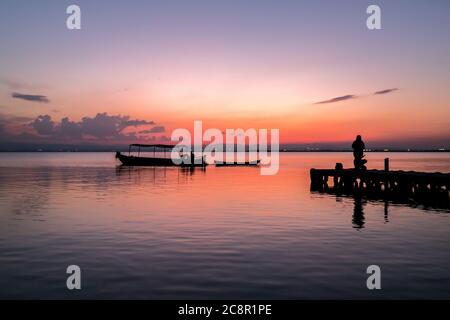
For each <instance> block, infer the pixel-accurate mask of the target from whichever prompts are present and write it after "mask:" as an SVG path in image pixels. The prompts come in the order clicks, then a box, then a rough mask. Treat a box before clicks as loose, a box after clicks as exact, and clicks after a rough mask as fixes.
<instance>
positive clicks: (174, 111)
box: [0, 0, 450, 148]
mask: <svg viewBox="0 0 450 320" xmlns="http://www.w3.org/2000/svg"><path fill="white" fill-rule="evenodd" d="M70 4H77V5H79V6H80V7H81V26H82V29H81V30H68V29H67V28H66V18H67V16H68V15H67V14H66V7H67V6H68V5H70ZM369 4H378V5H379V6H380V7H381V13H382V15H381V19H382V20H381V21H382V30H368V29H367V27H366V19H367V16H368V15H367V14H366V8H367V6H368V5H369ZM449 16H450V1H447V0H433V1H425V0H424V1H361V0H355V1H334V0H330V1H300V0H293V1H286V0H283V1H279V0H278V1H275V0H272V1H266V0H240V1H237V0H229V1H211V0H208V1H198V0H183V1H171V0H169V1H162V0H161V1H97V0H96V1H79V0H75V1H58V0H54V1H18V0H2V1H1V2H0V136H1V138H0V146H1V145H2V144H3V145H4V144H5V143H30V144H31V143H34V144H37V145H47V144H52V143H66V144H80V143H96V144H105V143H106V144H123V143H131V142H137V141H141V142H144V141H147V142H148V141H166V140H167V139H168V137H170V134H171V132H172V130H174V129H176V128H187V129H191V128H192V126H193V121H194V120H203V123H204V127H205V128H208V127H215V128H219V129H221V130H225V129H226V128H243V129H247V128H256V129H258V128H268V129H270V128H279V129H280V139H281V143H284V144H311V145H313V144H321V143H345V142H348V141H350V142H351V140H352V139H353V138H354V136H355V135H356V134H362V135H363V137H364V139H365V140H366V142H367V143H366V144H368V145H369V146H370V145H371V143H372V145H373V146H386V147H389V146H404V147H412V148H414V147H421V148H423V147H432V148H441V147H445V148H450V89H449V87H450V86H449V84H450V59H449V57H450V40H449V39H450V38H449V33H450V19H449Z"/></svg>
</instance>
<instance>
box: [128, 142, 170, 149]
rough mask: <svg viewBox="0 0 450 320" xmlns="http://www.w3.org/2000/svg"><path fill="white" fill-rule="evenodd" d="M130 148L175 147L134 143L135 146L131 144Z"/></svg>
mask: <svg viewBox="0 0 450 320" xmlns="http://www.w3.org/2000/svg"><path fill="white" fill-rule="evenodd" d="M130 147H140V148H161V149H172V148H173V147H174V146H172V145H169V144H140V143H133V144H130Z"/></svg>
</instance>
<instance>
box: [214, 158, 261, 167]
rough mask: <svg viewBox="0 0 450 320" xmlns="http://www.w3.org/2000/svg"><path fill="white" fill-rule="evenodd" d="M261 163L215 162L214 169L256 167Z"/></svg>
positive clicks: (258, 161) (257, 161)
mask: <svg viewBox="0 0 450 320" xmlns="http://www.w3.org/2000/svg"><path fill="white" fill-rule="evenodd" d="M260 162H261V160H259V159H258V160H256V161H245V162H237V161H233V162H221V161H220V162H219V161H216V162H215V164H216V167H228V166H230V167H241V166H242V167H245V166H257V165H259V163H260Z"/></svg>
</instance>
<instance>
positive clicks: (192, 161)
mask: <svg viewBox="0 0 450 320" xmlns="http://www.w3.org/2000/svg"><path fill="white" fill-rule="evenodd" d="M194 161H195V154H194V153H193V152H192V151H191V166H193V165H194Z"/></svg>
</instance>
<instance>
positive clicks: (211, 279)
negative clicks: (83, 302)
mask: <svg viewBox="0 0 450 320" xmlns="http://www.w3.org/2000/svg"><path fill="white" fill-rule="evenodd" d="M385 157H389V158H390V159H391V169H392V170H395V169H406V170H421V171H431V172H434V171H442V172H450V154H449V153H439V154H437V153H390V154H384V153H369V154H367V159H368V160H369V163H368V166H369V167H370V168H382V166H383V159H384V158H385ZM338 161H339V162H343V163H344V166H347V167H349V166H351V163H352V155H351V154H350V153H283V154H281V159H280V163H281V164H280V171H279V173H278V174H277V175H274V176H261V175H260V171H259V169H257V168H250V167H247V168H236V167H234V168H232V167H228V168H215V167H213V166H209V167H207V168H206V170H205V171H202V170H195V171H193V172H191V171H189V170H187V171H186V170H182V169H179V168H134V169H133V168H131V169H126V168H125V169H124V168H122V169H119V168H118V167H116V165H117V163H116V161H115V159H114V155H113V154H112V153H0V298H64V299H65V298H148V299H165V298H180V299H187V298H190V299H196V298H204V299H212V298H253V299H259V298H270V299H277V298H289V299H299V298H320V299H322V298H344V299H351V298H390V299H392V298H394V299H397V298H399V299H401V298H426V299H428V298H447V299H449V298H450V272H449V270H450V250H449V248H450V212H449V211H448V210H442V209H441V210H439V209H425V208H423V207H421V206H412V205H403V204H393V203H388V204H386V203H384V202H379V201H371V200H363V201H362V202H361V203H356V202H355V199H353V198H352V197H336V196H333V195H326V194H318V193H311V192H310V190H309V183H310V181H309V169H310V168H311V167H315V168H332V167H334V164H335V163H336V162H338ZM71 264H76V265H79V266H80V267H81V270H82V290H80V291H76V290H74V291H69V290H68V289H67V288H66V277H67V274H66V268H67V266H68V265H71ZM371 264H376V265H379V266H380V267H381V271H382V277H381V279H382V280H381V282H382V289H381V290H378V291H377V290H372V291H369V290H368V289H367V287H366V279H367V276H368V275H367V274H366V268H367V266H369V265H371Z"/></svg>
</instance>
